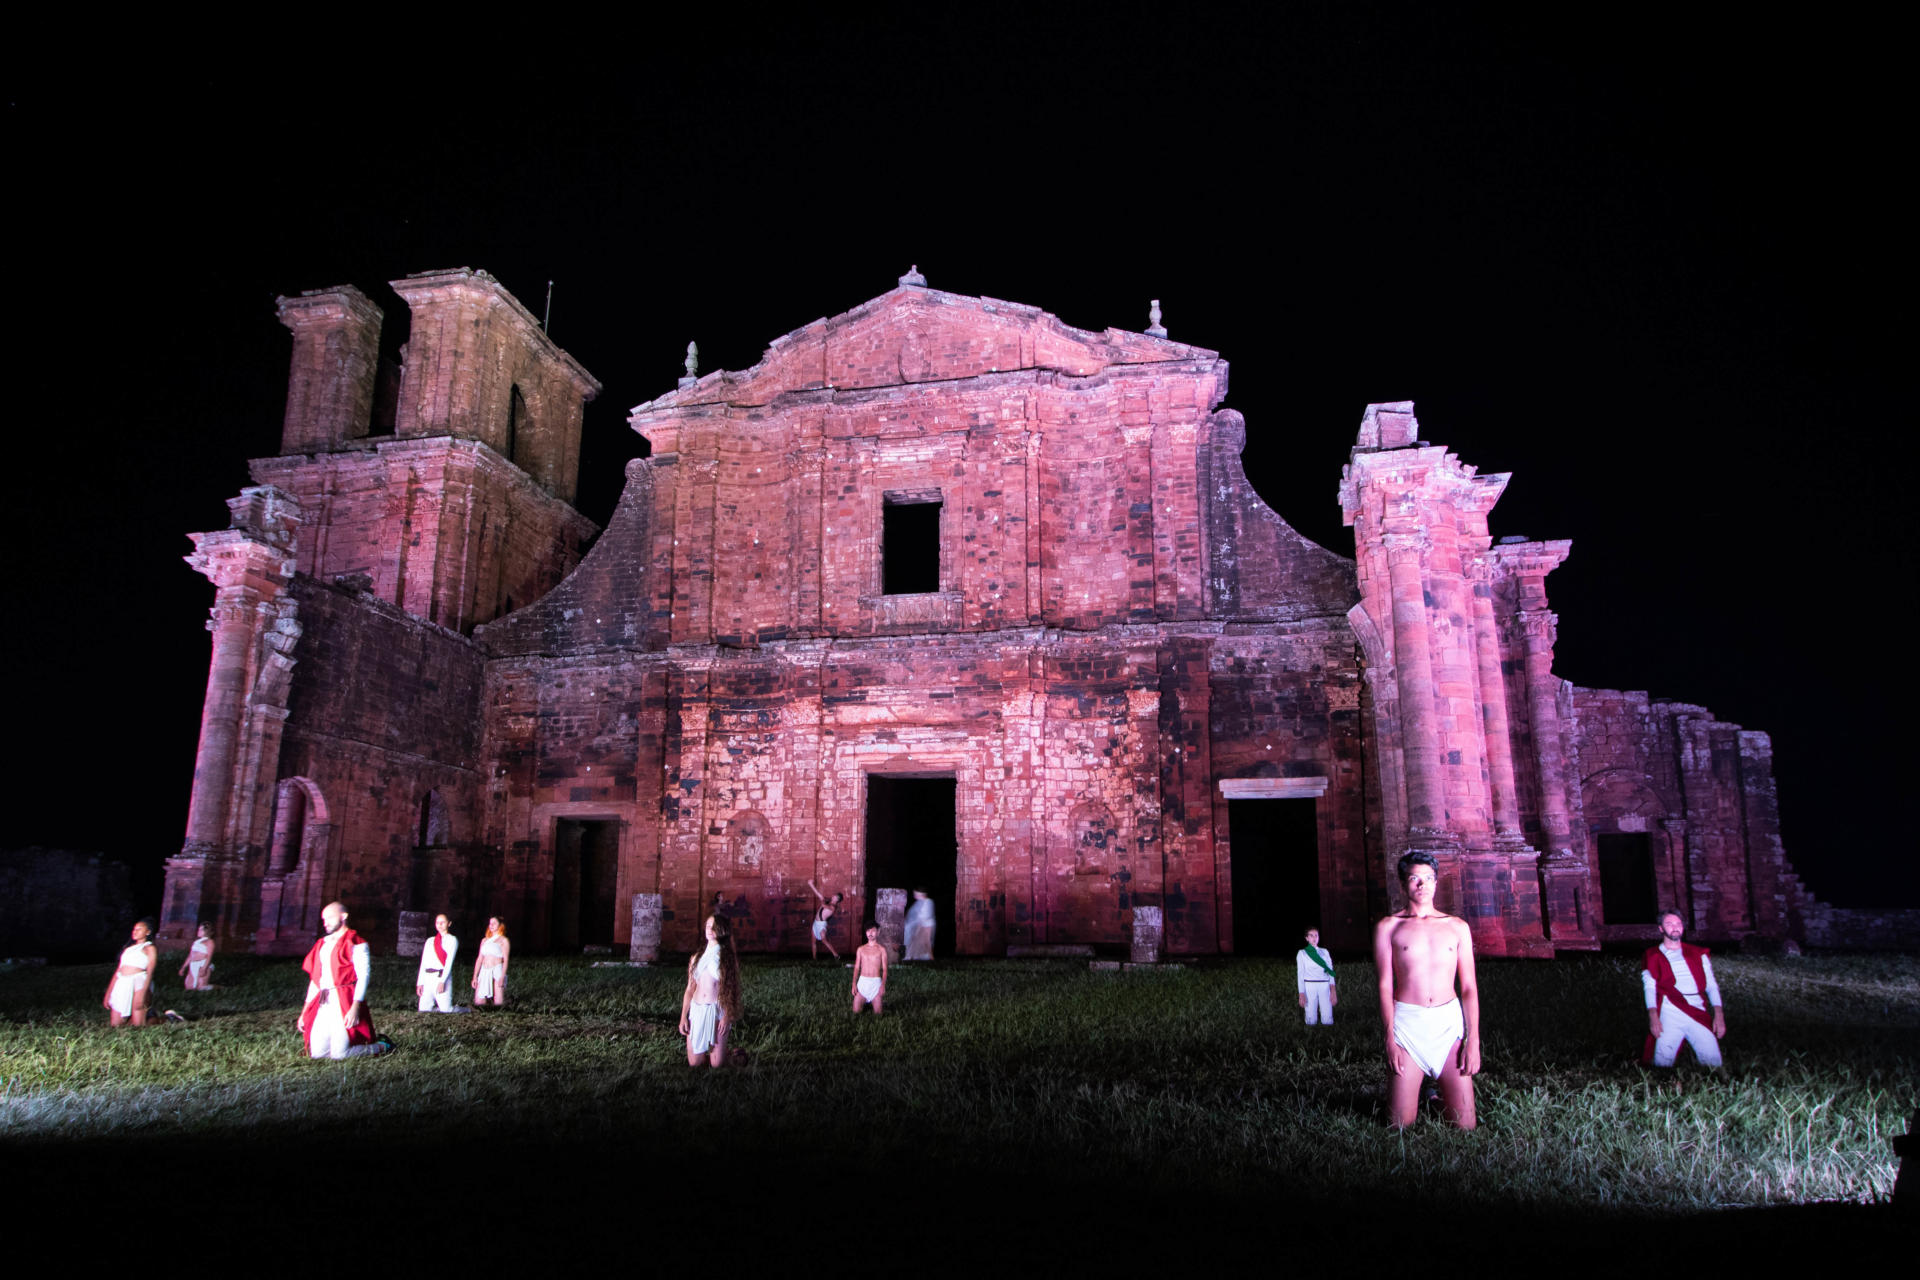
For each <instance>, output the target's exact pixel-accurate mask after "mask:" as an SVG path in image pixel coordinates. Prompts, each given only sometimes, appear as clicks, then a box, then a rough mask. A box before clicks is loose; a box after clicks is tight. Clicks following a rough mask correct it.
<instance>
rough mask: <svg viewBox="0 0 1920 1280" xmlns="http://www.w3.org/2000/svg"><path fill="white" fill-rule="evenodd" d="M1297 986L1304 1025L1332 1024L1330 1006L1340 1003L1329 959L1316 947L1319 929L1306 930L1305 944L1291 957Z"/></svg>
mask: <svg viewBox="0 0 1920 1280" xmlns="http://www.w3.org/2000/svg"><path fill="white" fill-rule="evenodd" d="M1293 967H1294V969H1295V970H1296V971H1297V974H1296V976H1297V977H1298V979H1299V982H1298V984H1297V985H1298V986H1299V988H1300V1007H1301V1008H1302V1009H1305V1010H1306V1011H1307V1025H1308V1026H1310V1027H1317V1026H1321V1025H1323V1024H1324V1025H1326V1026H1329V1027H1330V1026H1332V1025H1333V1006H1335V1005H1337V1004H1339V1003H1340V992H1339V990H1338V989H1337V988H1336V987H1335V986H1334V982H1333V958H1332V957H1331V956H1329V955H1328V954H1327V953H1326V952H1324V951H1322V950H1321V949H1320V930H1318V929H1308V930H1307V945H1306V946H1304V947H1302V948H1300V953H1299V954H1298V955H1296V956H1294V958H1293Z"/></svg>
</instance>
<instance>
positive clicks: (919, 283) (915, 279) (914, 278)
mask: <svg viewBox="0 0 1920 1280" xmlns="http://www.w3.org/2000/svg"><path fill="white" fill-rule="evenodd" d="M900 283H901V284H904V285H909V286H911V287H913V288H915V289H924V288H926V287H927V278H926V277H925V276H923V275H921V274H920V264H919V263H917V262H916V263H914V264H913V265H912V266H910V267H908V268H907V274H905V275H903V276H901V277H900Z"/></svg>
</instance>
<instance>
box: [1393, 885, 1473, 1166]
mask: <svg viewBox="0 0 1920 1280" xmlns="http://www.w3.org/2000/svg"><path fill="white" fill-rule="evenodd" d="M1438 879H1439V872H1438V870H1437V869H1436V868H1435V866H1434V861H1433V855H1432V854H1427V853H1409V854H1406V855H1404V856H1402V857H1401V859H1400V884H1401V887H1402V888H1404V889H1405V890H1406V892H1407V908H1406V910H1404V911H1402V912H1400V913H1399V914H1398V915H1391V916H1388V917H1387V918H1386V919H1385V920H1382V921H1381V922H1380V923H1379V924H1378V925H1376V926H1375V927H1374V930H1373V963H1374V966H1375V968H1377V969H1378V970H1379V973H1380V1021H1381V1022H1382V1023H1383V1024H1384V1025H1385V1027H1386V1033H1387V1065H1388V1066H1389V1067H1391V1068H1393V1074H1392V1075H1391V1076H1390V1077H1388V1080H1387V1086H1388V1091H1389V1094H1390V1110H1391V1112H1392V1115H1393V1127H1394V1128H1396V1129H1404V1128H1406V1127H1407V1126H1408V1125H1410V1124H1412V1123H1413V1117H1414V1115H1415V1113H1416V1112H1417V1111H1418V1110H1419V1107H1420V1080H1421V1075H1422V1073H1425V1074H1426V1075H1429V1076H1438V1077H1439V1078H1440V1093H1441V1096H1442V1097H1444V1098H1445V1099H1446V1104H1447V1119H1449V1120H1451V1121H1453V1123H1455V1124H1457V1125H1459V1126H1460V1127H1461V1128H1462V1129H1471V1128H1473V1127H1474V1125H1475V1124H1476V1123H1477V1121H1476V1120H1475V1118H1474V1112H1473V1076H1474V1075H1475V1073H1477V1072H1478V1071H1479V1070H1480V991H1479V988H1478V987H1477V986H1476V985H1475V983H1474V977H1473V934H1472V933H1471V932H1469V931H1468V929H1467V922H1466V921H1464V920H1462V919H1460V918H1459V917H1458V916H1450V915H1447V914H1446V913H1444V912H1442V911H1440V910H1438V909H1437V908H1436V907H1435V906H1434V905H1433V892H1434V886H1435V884H1436V882H1437V881H1438ZM1456 982H1458V983H1459V988H1460V989H1459V994H1458V995H1456V994H1455V993H1454V984H1455V983H1456Z"/></svg>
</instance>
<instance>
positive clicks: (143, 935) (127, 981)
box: [100, 920, 160, 1027]
mask: <svg viewBox="0 0 1920 1280" xmlns="http://www.w3.org/2000/svg"><path fill="white" fill-rule="evenodd" d="M152 937H153V921H152V920H139V921H136V922H135V923H134V926H133V941H132V942H130V943H128V944H127V946H126V947H125V949H123V950H122V951H121V952H120V963H119V964H118V965H117V966H115V967H114V970H113V977H111V978H109V979H108V980H107V994H106V995H104V996H102V997H101V998H100V1003H101V1004H102V1005H103V1006H105V1008H106V1010H107V1022H108V1024H109V1025H111V1026H115V1027H117V1026H120V1025H121V1024H122V1023H124V1022H126V1021H128V1020H129V1019H131V1020H132V1022H133V1025H134V1026H136V1027H144V1026H146V1025H147V992H148V991H150V990H151V989H152V988H153V975H154V973H155V971H156V970H157V969H158V967H159V964H160V952H159V949H158V948H156V947H155V946H154V945H153V943H152V942H151V941H149V939H150V938H152Z"/></svg>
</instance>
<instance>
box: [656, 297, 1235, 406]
mask: <svg viewBox="0 0 1920 1280" xmlns="http://www.w3.org/2000/svg"><path fill="white" fill-rule="evenodd" d="M1216 356H1217V353H1216V352H1212V351H1207V350H1204V349H1202V348H1199V347H1193V346H1189V345H1187V344H1185V343H1181V342H1172V341H1169V340H1167V339H1165V338H1156V337H1153V336H1151V335H1149V334H1144V333H1130V332H1127V331H1125V330H1121V329H1108V330H1106V331H1104V332H1101V333H1094V332H1091V331H1089V330H1086V329H1075V328H1073V327H1072V326H1071V325H1067V324H1063V323H1061V321H1060V319H1059V317H1057V316H1054V315H1051V314H1049V313H1048V312H1045V311H1042V310H1040V309H1039V308H1038V307H1030V306H1025V305H1023V304H1021V303H1017V302H1003V301H1000V300H999V299H997V298H974V297H968V296H966V295H964V294H958V293H943V292H941V291H940V290H938V289H928V288H924V287H919V286H913V285H902V286H900V287H899V288H896V289H893V290H891V291H889V292H887V293H883V294H881V295H880V296H879V297H877V298H874V299H873V300H872V301H870V302H866V303H863V304H862V305H860V306H858V307H855V308H853V309H852V310H851V311H846V312H842V313H841V314H840V315H837V316H831V317H828V318H826V319H823V320H816V321H814V322H813V323H812V324H809V325H805V326H803V327H801V328H799V329H795V330H794V331H793V332H792V333H789V334H787V335H786V336H785V337H782V338H778V339H775V340H774V342H773V344H772V345H771V346H769V347H768V348H767V352H766V354H765V355H764V356H762V357H761V359H760V362H759V363H758V364H756V365H754V366H753V367H752V368H751V369H746V370H742V371H740V372H738V373H735V372H730V371H725V370H722V371H718V372H715V373H711V374H708V375H707V376H705V377H703V378H700V379H699V380H698V381H696V382H694V383H693V384H692V385H690V386H683V387H681V388H680V389H679V390H677V391H674V392H672V393H670V394H668V395H664V396H661V397H660V398H659V399H657V400H654V401H651V402H650V403H649V404H646V405H641V406H638V408H639V409H655V410H658V409H664V408H668V407H674V406H687V405H696V404H712V403H725V404H734V405H762V404H768V403H771V402H772V401H773V400H775V399H777V398H778V397H780V396H782V395H786V394H788V393H791V392H802V391H822V390H829V389H833V390H859V389H863V388H876V387H892V386H911V385H914V384H917V383H928V382H947V381H953V380H955V379H960V378H973V377H979V376H981V375H984V374H994V373H1007V372H1013V371H1017V370H1023V369H1044V370H1050V371H1054V372H1058V373H1064V374H1069V375H1073V376H1076V377H1091V376H1093V375H1095V374H1098V373H1100V372H1102V371H1103V370H1105V369H1108V368H1111V367H1112V366H1114V365H1131V364H1151V363H1162V362H1169V361H1180V360H1190V359H1193V358H1195V357H1199V358H1202V359H1212V358H1215V357H1216ZM636 411H637V410H636Z"/></svg>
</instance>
